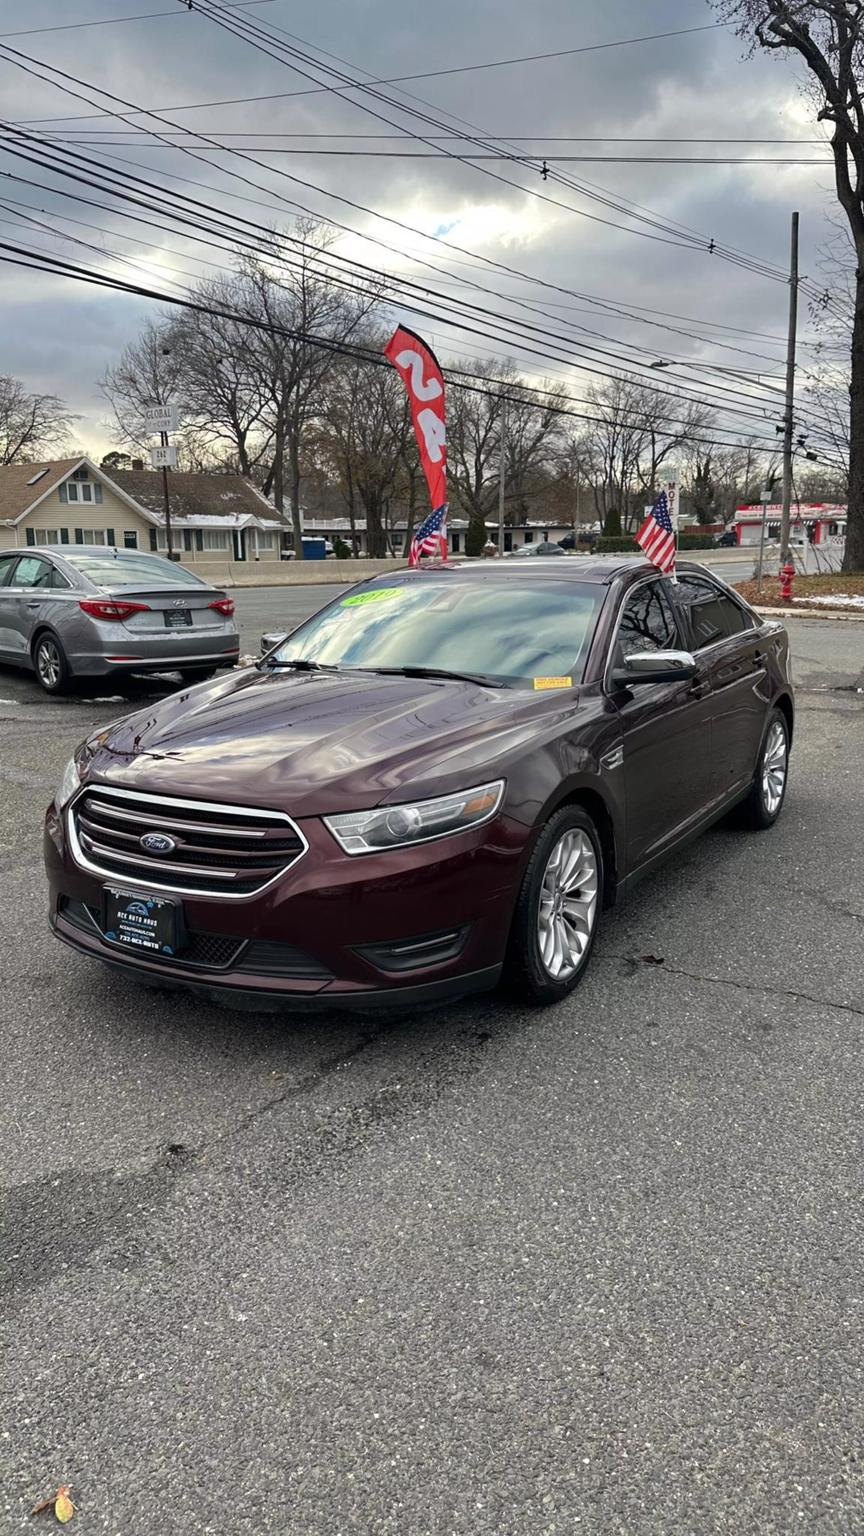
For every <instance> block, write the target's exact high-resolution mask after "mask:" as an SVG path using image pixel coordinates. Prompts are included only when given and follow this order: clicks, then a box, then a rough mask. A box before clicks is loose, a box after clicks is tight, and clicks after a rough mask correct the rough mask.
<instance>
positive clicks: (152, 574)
mask: <svg viewBox="0 0 864 1536" xmlns="http://www.w3.org/2000/svg"><path fill="white" fill-rule="evenodd" d="M58 553H60V551H58ZM62 553H63V559H64V560H68V562H69V564H70V565H74V566H75V568H76V570H79V571H83V572H84V575H85V576H89V578H90V580H91V581H95V583H96V585H97V587H117V586H120V587H125V586H131V585H132V584H133V583H134V584H135V585H136V586H139V585H140V584H141V583H142V582H145V583H146V585H147V586H148V587H189V586H192V587H206V586H207V585H208V583H207V582H206V581H202V580H201V577H200V576H193V575H192V572H191V571H187V569H186V567H185V565H175V564H174V562H173V561H171V560H163V559H162V558H161V557H160V556H159V555H144V554H133V553H131V552H130V553H129V554H128V555H127V554H116V555H111V554H108V553H107V551H104V550H95V549H94V551H93V553H92V555H91V554H90V553H89V551H88V552H87V553H86V554H80V555H79V554H75V553H72V552H70V553H69V554H67V553H66V551H65V550H64V551H63V552H62Z"/></svg>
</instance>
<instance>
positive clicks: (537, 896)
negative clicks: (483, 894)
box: [504, 805, 604, 1007]
mask: <svg viewBox="0 0 864 1536" xmlns="http://www.w3.org/2000/svg"><path fill="white" fill-rule="evenodd" d="M603 879H604V870H603V850H602V846H601V843H600V837H599V835H598V832H597V828H596V827H595V825H594V823H593V821H592V820H591V817H590V816H589V815H588V814H587V812H586V811H583V810H582V808H581V806H576V805H565V806H562V808H561V810H560V811H556V812H555V814H554V816H551V817H550V818H549V820H548V821H547V823H546V825H545V827H544V828H543V830H542V832H541V833H540V836H539V838H538V839H537V843H536V846H535V848H534V852H533V853H532V855H531V859H530V862H529V864H528V868H527V869H526V871H525V875H524V878H523V880H522V886H521V888H520V891H519V896H518V899H517V902H516V911H515V914H514V917H513V925H512V927H511V930H510V940H509V943H508V946H507V955H506V958H505V962H504V977H505V982H506V983H507V985H508V986H509V989H510V990H511V991H512V992H513V993H515V995H516V996H517V997H519V998H521V999H522V1001H523V1002H526V1003H530V1004H531V1005H532V1006H533V1007H544V1006H546V1005H547V1004H549V1003H559V1002H561V1001H562V999H563V998H565V997H568V996H569V994H570V993H571V992H572V991H573V989H574V987H576V986H577V985H578V983H579V982H580V981H581V979H582V976H583V973H584V971H585V968H586V966H587V964H588V961H589V960H590V958H591V951H592V949H593V948H594V939H595V937H596V934H597V924H598V919H599V917H600V911H601V907H602V904H603Z"/></svg>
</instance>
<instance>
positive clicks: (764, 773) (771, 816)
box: [741, 709, 789, 832]
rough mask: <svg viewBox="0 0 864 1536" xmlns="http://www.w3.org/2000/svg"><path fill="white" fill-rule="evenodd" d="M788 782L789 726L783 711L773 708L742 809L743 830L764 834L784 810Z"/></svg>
mask: <svg viewBox="0 0 864 1536" xmlns="http://www.w3.org/2000/svg"><path fill="white" fill-rule="evenodd" d="M788 779H789V726H788V724H787V721H786V716H785V715H784V713H783V711H782V709H772V711H771V713H770V715H769V716H768V724H767V725H766V727H765V735H764V736H763V738H762V746H761V748H760V751H759V762H758V764H757V767H756V775H755V777H754V779H753V784H752V787H751V789H750V794H749V795H748V797H747V799H746V800H745V801H744V803H743V805H742V807H741V819H742V822H743V824H744V826H745V827H750V828H751V830H752V831H754V832H765V831H767V829H768V828H769V827H773V825H774V823H775V821H776V820H777V817H778V816H779V815H780V812H781V811H782V809H783V801H784V800H785V798H786V785H787V782H788Z"/></svg>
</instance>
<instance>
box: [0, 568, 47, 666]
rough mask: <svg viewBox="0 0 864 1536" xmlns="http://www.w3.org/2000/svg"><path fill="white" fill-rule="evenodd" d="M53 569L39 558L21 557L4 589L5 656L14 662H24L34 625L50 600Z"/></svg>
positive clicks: (27, 654) (28, 651)
mask: <svg viewBox="0 0 864 1536" xmlns="http://www.w3.org/2000/svg"><path fill="white" fill-rule="evenodd" d="M53 578H54V567H53V565H51V564H50V562H49V561H48V560H43V559H42V557H41V556H40V555H22V556H21V558H20V559H19V561H18V564H17V565H16V566H15V569H14V570H13V572H12V576H11V579H10V581H9V585H8V586H7V587H5V588H4V590H3V597H4V599H5V610H6V616H7V621H8V622H7V623H6V625H5V627H4V634H6V635H7V636H8V640H9V649H8V651H7V654H8V655H10V656H11V657H12V658H13V660H19V659H26V657H27V656H29V654H30V639H31V636H32V634H33V631H34V628H35V626H36V623H37V621H38V619H39V617H40V615H41V613H42V612H43V610H44V609H45V607H46V604H47V603H48V602H50V599H51V588H52V585H53Z"/></svg>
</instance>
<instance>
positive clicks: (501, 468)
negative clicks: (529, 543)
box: [498, 395, 507, 555]
mask: <svg viewBox="0 0 864 1536" xmlns="http://www.w3.org/2000/svg"><path fill="white" fill-rule="evenodd" d="M506 476H507V396H506V395H502V396H501V431H500V434H499V438H498V553H499V555H503V553H504V482H505V479H506Z"/></svg>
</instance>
